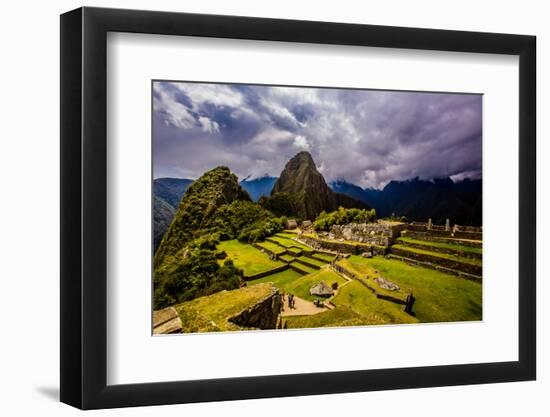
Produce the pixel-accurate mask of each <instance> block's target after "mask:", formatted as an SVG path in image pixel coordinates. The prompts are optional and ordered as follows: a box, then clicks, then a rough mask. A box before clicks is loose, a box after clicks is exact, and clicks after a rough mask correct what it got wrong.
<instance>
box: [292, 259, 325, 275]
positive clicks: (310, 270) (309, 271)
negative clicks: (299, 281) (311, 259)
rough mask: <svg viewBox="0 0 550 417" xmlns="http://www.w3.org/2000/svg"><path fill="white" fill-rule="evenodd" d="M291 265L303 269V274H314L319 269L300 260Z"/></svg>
mask: <svg viewBox="0 0 550 417" xmlns="http://www.w3.org/2000/svg"><path fill="white" fill-rule="evenodd" d="M291 265H292V266H293V267H294V268H298V269H299V270H300V271H302V272H303V275H306V274H312V273H314V272H317V271H319V270H318V269H314V268H310V267H309V266H305V265H304V264H300V263H298V262H292V263H291Z"/></svg>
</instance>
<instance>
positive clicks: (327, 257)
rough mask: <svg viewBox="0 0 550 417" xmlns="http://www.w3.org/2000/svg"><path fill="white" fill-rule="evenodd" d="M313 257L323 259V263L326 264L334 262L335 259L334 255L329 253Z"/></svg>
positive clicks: (317, 254)
mask: <svg viewBox="0 0 550 417" xmlns="http://www.w3.org/2000/svg"><path fill="white" fill-rule="evenodd" d="M313 256H315V258H317V259H322V260H323V261H325V262H332V261H333V260H334V258H335V256H334V255H330V254H328V253H319V252H317V253H315V254H314V255H313Z"/></svg>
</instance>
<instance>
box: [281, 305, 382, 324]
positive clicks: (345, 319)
mask: <svg viewBox="0 0 550 417" xmlns="http://www.w3.org/2000/svg"><path fill="white" fill-rule="evenodd" d="M284 320H285V322H286V323H287V326H288V328H289V329H307V328H318V327H345V326H367V325H373V324H384V322H383V321H380V320H379V319H377V318H376V317H365V316H362V315H360V314H359V313H356V312H355V311H353V310H352V309H351V308H349V307H338V308H335V309H334V310H328V311H326V312H324V313H319V314H315V315H312V316H290V317H285V318H284Z"/></svg>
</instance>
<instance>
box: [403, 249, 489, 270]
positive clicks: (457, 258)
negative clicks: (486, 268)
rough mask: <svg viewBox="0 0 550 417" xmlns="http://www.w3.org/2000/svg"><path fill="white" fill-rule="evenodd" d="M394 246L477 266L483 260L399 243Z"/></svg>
mask: <svg viewBox="0 0 550 417" xmlns="http://www.w3.org/2000/svg"><path fill="white" fill-rule="evenodd" d="M392 248H395V249H401V250H404V251H408V252H413V253H419V254H422V255H428V256H433V257H434V258H444V259H449V260H451V261H456V262H462V263H465V264H471V265H477V266H481V265H482V260H481V259H477V258H464V257H462V256H456V255H451V254H448V253H441V252H432V251H429V250H425V249H418V248H413V247H410V246H405V245H399V244H396V245H393V246H392Z"/></svg>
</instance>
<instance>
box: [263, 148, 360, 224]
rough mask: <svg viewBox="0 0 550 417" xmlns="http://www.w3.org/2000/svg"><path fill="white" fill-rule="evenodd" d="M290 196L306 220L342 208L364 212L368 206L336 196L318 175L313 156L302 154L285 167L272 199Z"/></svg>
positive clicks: (303, 152) (294, 205)
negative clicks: (356, 208) (322, 212)
mask: <svg viewBox="0 0 550 417" xmlns="http://www.w3.org/2000/svg"><path fill="white" fill-rule="evenodd" d="M277 194H280V195H284V194H286V195H287V196H288V200H289V204H290V205H291V206H292V211H293V212H294V214H295V215H296V216H297V217H299V218H302V219H310V220H313V219H315V217H317V216H318V215H319V213H321V211H323V210H325V211H333V210H336V209H337V208H338V206H339V205H343V206H346V207H349V206H351V207H359V208H364V206H365V205H364V204H363V203H361V202H359V201H356V200H353V199H351V198H349V197H346V196H342V195H341V194H337V193H334V192H333V191H332V190H331V189H330V188H329V186H328V185H327V183H326V181H325V179H324V178H323V175H321V173H320V172H319V171H317V167H316V166H315V161H314V160H313V158H312V156H311V154H310V153H309V152H306V151H302V152H299V153H297V154H296V155H294V156H293V157H292V158H291V159H290V160H289V161H288V162H287V163H286V165H285V168H284V169H283V172H281V175H280V176H279V178H278V179H277V181H276V182H275V185H274V186H273V190H272V191H271V196H272V197H273V196H276V195H277Z"/></svg>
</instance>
